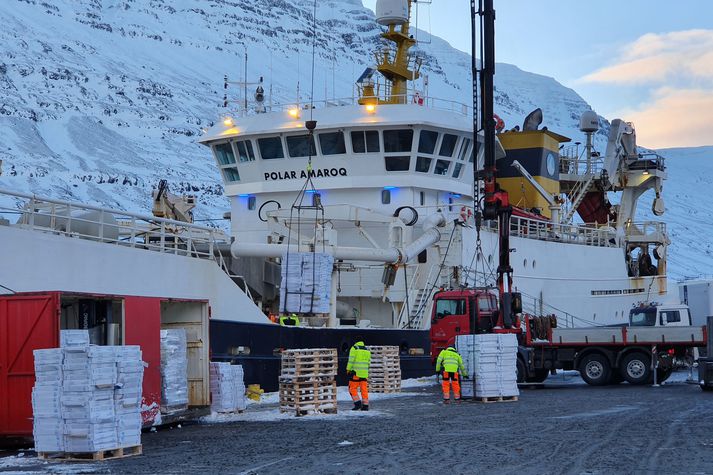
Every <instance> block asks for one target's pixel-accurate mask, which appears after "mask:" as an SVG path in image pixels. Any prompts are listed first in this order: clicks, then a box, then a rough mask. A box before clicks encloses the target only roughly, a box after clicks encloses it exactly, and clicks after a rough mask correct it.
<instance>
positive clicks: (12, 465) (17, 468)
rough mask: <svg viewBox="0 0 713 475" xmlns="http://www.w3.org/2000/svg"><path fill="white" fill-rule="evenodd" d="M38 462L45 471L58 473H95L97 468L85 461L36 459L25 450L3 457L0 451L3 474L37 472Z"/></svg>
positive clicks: (17, 474)
mask: <svg viewBox="0 0 713 475" xmlns="http://www.w3.org/2000/svg"><path fill="white" fill-rule="evenodd" d="M38 464H39V465H41V466H43V467H44V468H45V473H54V474H60V475H61V474H69V473H72V474H75V473H76V474H79V473H96V470H97V467H96V465H93V464H87V463H66V462H48V461H40V460H37V457H35V456H25V452H20V453H19V454H17V455H11V456H8V457H3V456H2V451H0V473H2V474H3V475H20V474H22V475H25V474H32V473H37V465H38ZM23 468H26V469H27V470H23Z"/></svg>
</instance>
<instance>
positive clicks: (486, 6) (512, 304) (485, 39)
mask: <svg viewBox="0 0 713 475" xmlns="http://www.w3.org/2000/svg"><path fill="white" fill-rule="evenodd" d="M470 7H471V15H472V17H473V38H474V39H473V51H472V55H473V62H472V70H473V79H474V81H475V78H476V77H477V78H478V79H479V84H480V91H477V88H476V87H474V91H473V92H474V94H476V95H477V94H478V93H479V95H480V98H481V104H480V112H481V114H480V123H481V124H482V128H483V145H484V150H483V151H484V154H483V170H482V176H479V175H481V174H480V173H479V172H478V170H477V168H478V167H477V166H476V167H473V168H474V173H475V176H474V183H475V186H476V187H477V186H479V185H478V180H479V178H482V180H483V185H484V191H485V196H484V198H483V210H482V219H485V220H497V221H498V244H499V251H498V255H499V260H498V269H497V286H498V293H499V297H500V309H499V316H498V320H497V324H496V325H495V327H494V331H497V332H520V325H519V322H517V321H516V315H517V314H518V313H521V312H522V298H521V296H520V294H519V293H517V292H513V291H512V273H513V269H512V266H511V265H510V216H511V215H512V206H511V205H510V198H509V196H508V193H507V192H506V191H504V190H501V189H500V187H499V186H498V184H497V182H496V177H497V167H496V156H495V150H496V149H495V121H494V120H493V117H494V111H493V89H494V88H493V80H494V76H495V9H494V8H493V0H480V1H479V2H477V1H476V0H471V2H470ZM476 18H479V20H480V31H481V33H482V43H483V44H482V51H483V57H482V60H481V65H482V66H481V67H480V68H479V67H478V63H477V61H476V59H475V56H476V52H477V51H476V48H475V43H476V40H475V30H476V28H475V26H476ZM473 115H474V131H473V132H474V137H473V141H474V143H478V141H477V139H478V137H477V133H478V127H477V120H476V119H475V117H476V114H475V113H474V114H473ZM476 209H477V203H476ZM478 213H480V211H478ZM482 219H481V217H477V219H476V223H477V226H480V224H481V222H482Z"/></svg>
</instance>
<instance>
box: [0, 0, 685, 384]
mask: <svg viewBox="0 0 713 475" xmlns="http://www.w3.org/2000/svg"><path fill="white" fill-rule="evenodd" d="M412 6H413V2H412V1H410V0H379V1H378V2H377V5H376V21H377V22H378V23H379V24H380V25H381V26H382V28H383V32H382V34H381V36H382V39H383V42H384V45H383V47H382V48H381V49H379V50H378V51H377V52H376V53H375V55H374V62H375V64H374V67H373V68H367V69H366V70H365V71H364V73H363V74H361V76H360V77H359V78H357V79H356V84H357V90H358V94H357V95H356V96H355V97H353V98H344V99H339V100H336V99H331V100H324V101H316V100H313V99H312V98H310V100H309V101H307V102H300V101H295V102H293V103H289V104H270V105H266V104H265V101H264V99H265V97H264V90H263V89H262V86H259V88H258V89H257V90H256V91H255V98H254V99H255V100H254V101H253V103H252V104H251V105H250V106H249V107H244V108H242V109H241V110H239V111H233V112H231V113H227V111H228V110H229V109H226V113H225V114H223V115H222V117H221V119H220V120H219V121H217V122H216V125H214V126H213V127H211V128H210V129H208V130H206V131H205V133H204V134H203V136H202V137H201V138H200V140H199V142H200V143H201V144H203V145H204V146H205V147H206V149H205V150H206V152H207V153H208V152H209V153H211V154H212V156H213V158H214V160H215V163H216V165H217V167H218V169H219V171H220V175H221V178H222V180H223V183H224V189H225V195H226V196H227V197H228V198H229V200H230V210H229V212H228V215H229V217H230V223H231V224H230V230H229V232H223V231H221V230H219V229H216V228H212V227H206V226H200V225H197V224H194V223H191V222H190V219H189V218H188V214H187V213H181V214H180V217H181V218H182V219H178V218H179V216H178V215H175V214H173V215H171V216H172V217H165V216H166V214H165V213H164V214H160V213H158V214H155V215H140V214H136V213H130V212H125V211H120V210H115V209H108V208H103V207H96V206H92V205H87V204H82V203H74V202H67V201H62V200H57V199H51V198H44V197H38V196H34V195H29V194H22V193H17V192H14V191H12V190H0V193H2V194H4V195H7V196H8V197H10V198H11V200H10V201H12V200H14V201H15V202H17V203H18V204H19V205H18V207H17V208H13V209H4V210H0V211H1V212H2V216H3V217H4V219H3V220H2V221H1V222H0V240H1V241H2V242H3V246H2V247H1V248H0V262H2V263H3V265H2V268H1V269H0V283H2V284H3V286H7V287H5V288H2V289H0V290H1V291H2V292H3V293H15V292H16V293H26V292H40V291H48V290H55V291H65V292H76V293H82V294H84V295H114V296H152V297H161V298H165V299H173V300H181V299H192V300H203V301H207V302H209V304H210V312H211V318H210V348H211V357H212V359H214V360H218V361H232V362H236V363H240V364H242V365H243V366H244V368H245V378H246V382H249V383H253V382H255V383H260V384H261V385H263V387H264V388H265V389H268V390H271V389H275V387H276V385H277V374H278V372H279V365H280V352H281V351H282V350H284V349H287V348H310V347H329V348H337V349H338V352H339V356H340V358H342V359H344V358H346V356H347V354H348V350H349V348H350V347H351V345H352V344H353V343H354V342H355V341H357V340H359V339H363V340H364V341H365V342H367V344H370V345H393V346H398V347H399V348H400V354H401V364H402V375H403V377H404V378H408V377H415V376H421V375H425V374H429V373H431V372H432V366H431V361H430V356H429V348H430V343H429V328H430V324H431V321H432V318H436V316H437V315H436V314H437V313H438V312H436V314H434V312H433V309H432V297H433V295H434V293H435V292H437V291H438V290H441V289H451V288H459V287H473V286H476V287H488V286H492V285H493V284H494V278H495V274H496V269H497V265H498V236H499V232H498V226H499V224H498V222H496V221H492V220H481V217H482V213H481V211H482V209H481V208H482V199H481V198H482V196H481V195H482V193H481V191H482V186H483V181H482V174H480V173H479V170H480V169H481V168H482V162H483V147H482V140H483V139H482V133H478V130H479V129H480V128H482V123H481V124H479V123H478V119H477V116H478V114H477V104H473V103H469V104H465V103H459V102H455V101H452V100H443V99H439V98H437V97H433V96H430V95H429V94H428V92H427V91H426V90H424V89H423V88H422V89H419V88H418V87H416V86H415V85H416V84H417V80H418V79H419V77H420V75H421V67H422V58H419V57H418V56H417V55H414V54H411V52H410V50H411V48H412V47H413V46H414V44H415V43H416V40H415V39H414V38H413V36H412V34H411V29H410V28H411V25H410V18H411V10H412ZM474 74H475V71H474ZM474 111H475V113H474ZM493 119H494V120H497V118H493ZM542 122H543V112H542V111H541V110H536V111H533V113H532V114H530V115H529V116H528V117H526V118H525V120H524V122H523V124H522V127H514V128H512V129H510V130H505V128H504V126H502V124H500V123H498V124H497V127H498V128H499V130H498V132H499V133H498V135H497V139H498V140H497V157H498V160H497V168H498V178H497V181H498V186H499V187H500V188H501V189H503V190H505V191H507V192H508V193H509V195H510V196H511V197H512V205H513V211H512V217H511V218H510V221H509V224H508V226H509V231H510V233H509V234H510V246H511V248H512V249H511V250H510V251H511V252H512V262H513V276H514V288H515V289H516V290H517V291H518V292H519V293H520V294H521V295H522V300H523V309H524V311H525V312H527V313H531V314H536V315H555V316H556V317H557V319H558V322H559V324H560V325H561V326H589V325H608V324H621V323H624V322H626V321H627V317H628V314H629V310H630V308H631V307H632V305H634V304H636V303H637V302H640V301H651V300H659V301H661V300H665V299H668V298H672V297H670V296H669V294H668V289H667V279H666V248H667V246H668V245H669V242H670V241H669V238H668V235H667V233H666V226H665V223H663V222H655V221H647V220H639V219H638V218H637V216H638V214H637V208H638V205H639V200H640V198H641V196H642V195H643V194H645V193H646V192H649V191H653V193H654V194H655V198H654V199H653V212H654V214H656V215H660V214H662V213H663V210H664V206H663V197H662V184H663V180H664V179H665V178H666V169H665V163H664V160H663V158H662V157H660V156H658V155H656V154H642V153H640V151H639V149H638V147H637V145H636V134H635V129H634V126H633V125H632V124H630V123H627V122H625V121H623V120H619V119H616V120H614V121H612V123H611V126H610V132H609V138H608V143H607V146H606V151H604V152H603V153H598V152H597V150H596V149H595V147H594V145H593V134H594V133H595V132H596V131H597V130H598V129H599V128H600V127H601V126H602V121H601V120H600V118H599V117H598V116H597V115H596V114H595V113H593V112H588V113H585V114H584V115H583V116H582V117H581V121H580V130H581V131H582V132H583V134H584V135H585V137H586V146H584V147H583V148H581V150H580V147H579V146H578V145H577V146H570V145H568V144H569V143H570V142H571V139H570V138H568V137H565V136H563V135H560V134H557V133H556V132H554V131H551V130H548V129H547V128H546V127H542V126H541V125H542ZM474 130H475V132H474ZM164 211H165V210H164ZM162 216H163V217H162ZM476 221H478V222H477V223H476ZM476 227H477V228H478V229H479V230H480V232H475V228H476ZM296 253H301V254H309V253H312V254H317V253H318V254H321V255H327V256H330V257H331V258H332V259H333V265H332V269H331V275H330V276H329V278H330V284H331V285H330V286H329V287H330V288H329V291H328V292H327V294H328V296H329V302H328V308H327V309H326V310H328V311H324V312H320V313H316V312H300V314H299V319H300V326H299V327H288V326H282V325H279V324H278V323H277V322H276V321H275V320H276V319H275V318H274V316H275V315H279V314H281V313H285V312H289V313H291V310H290V309H289V308H287V307H286V306H285V304H284V301H285V300H286V299H284V298H283V299H281V295H282V296H283V297H284V293H285V290H286V289H285V288H284V285H283V284H284V282H283V275H282V274H283V272H282V271H283V265H284V264H285V259H289V256H290V255H295V254H296ZM281 302H282V303H281ZM443 305H448V306H449V308H443V309H439V312H441V313H443V312H448V313H450V314H453V313H457V312H458V311H462V309H459V303H458V301H453V302H450V303H449V302H446V303H444V304H443ZM270 316H273V318H272V319H271V318H270ZM342 366H343V365H342ZM341 370H342V371H343V368H341ZM343 376H344V375H343V374H342V375H341V377H343Z"/></svg>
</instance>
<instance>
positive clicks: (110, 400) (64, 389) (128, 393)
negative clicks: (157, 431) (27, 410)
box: [32, 330, 143, 460]
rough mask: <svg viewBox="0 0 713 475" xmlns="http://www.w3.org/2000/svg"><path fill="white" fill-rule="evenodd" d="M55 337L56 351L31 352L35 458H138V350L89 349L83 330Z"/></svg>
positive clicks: (140, 364) (140, 375)
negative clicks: (32, 361) (33, 374)
mask: <svg viewBox="0 0 713 475" xmlns="http://www.w3.org/2000/svg"><path fill="white" fill-rule="evenodd" d="M60 335H61V336H60V342H61V345H62V348H54V349H47V350H35V352H34V356H35V374H36V384H35V387H34V388H33V397H32V405H33V414H34V437H35V450H36V451H37V452H38V456H39V457H40V458H49V457H53V458H54V457H59V458H81V459H86V458H87V457H85V456H83V455H87V454H89V455H91V457H90V458H91V459H99V460H101V459H104V458H108V457H117V456H125V455H136V454H139V453H141V446H140V444H141V385H142V382H143V362H142V361H141V350H140V348H139V347H138V346H125V347H115V346H95V345H90V344H89V334H88V332H87V331H86V330H64V331H62V332H61V333H60ZM125 448H126V449H131V450H127V451H126V452H124V449H125Z"/></svg>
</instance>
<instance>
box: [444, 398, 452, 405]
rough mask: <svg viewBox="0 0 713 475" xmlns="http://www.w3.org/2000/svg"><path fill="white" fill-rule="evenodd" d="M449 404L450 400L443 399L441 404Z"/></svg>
mask: <svg viewBox="0 0 713 475" xmlns="http://www.w3.org/2000/svg"><path fill="white" fill-rule="evenodd" d="M450 403H451V400H450V399H444V400H443V404H450Z"/></svg>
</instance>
